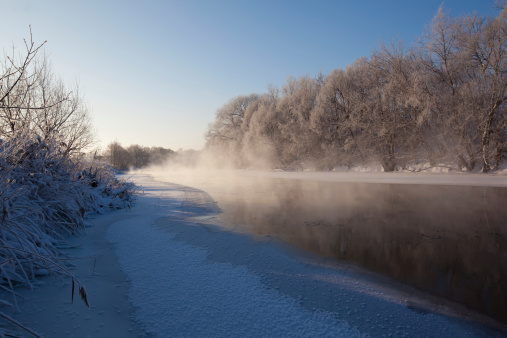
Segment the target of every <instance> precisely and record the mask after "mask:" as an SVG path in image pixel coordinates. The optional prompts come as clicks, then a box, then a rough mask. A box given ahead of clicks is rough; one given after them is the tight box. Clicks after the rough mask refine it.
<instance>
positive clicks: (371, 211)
mask: <svg viewBox="0 0 507 338" xmlns="http://www.w3.org/2000/svg"><path fill="white" fill-rule="evenodd" d="M236 185H237V186H235V187H234V189H231V188H229V189H227V190H223V191H210V194H211V195H212V197H213V198H214V199H215V200H216V201H217V202H218V204H219V206H220V207H221V209H222V210H223V211H224V214H223V215H222V217H221V218H222V220H223V221H224V222H225V223H226V224H229V225H236V226H240V227H243V228H244V229H246V230H247V231H250V232H253V233H256V234H263V235H264V234H271V235H275V236H278V237H280V238H281V239H283V240H285V241H287V242H289V243H292V244H294V245H296V246H298V247H301V248H304V249H306V250H309V251H312V252H314V253H317V254H319V255H323V256H327V257H331V258H335V259H338V260H341V261H346V262H351V263H354V264H358V265H360V266H362V267H364V268H366V269H369V270H373V271H376V272H379V273H382V274H385V275H388V276H390V277H393V278H395V279H398V280H401V281H404V282H407V283H409V284H412V285H414V286H416V287H418V288H420V289H422V290H424V291H428V292H431V293H433V294H437V295H439V296H443V297H445V298H448V299H451V300H454V301H457V302H459V303H462V304H464V305H466V306H468V307H471V308H473V309H476V310H479V311H481V312H484V313H486V314H488V315H491V316H493V317H496V318H498V319H501V320H502V321H507V290H506V288H507V279H506V273H507V243H506V238H507V230H506V229H505V227H506V226H507V205H506V204H505V202H506V201H507V188H496V187H474V186H443V185H408V184H370V183H338V182H316V181H302V180H281V179H253V178H252V179H249V180H248V181H247V180H243V181H241V182H237V183H236Z"/></svg>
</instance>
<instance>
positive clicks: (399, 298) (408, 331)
mask: <svg viewBox="0 0 507 338" xmlns="http://www.w3.org/2000/svg"><path fill="white" fill-rule="evenodd" d="M134 180H135V183H136V184H138V185H140V186H141V187H142V190H144V192H143V194H142V195H141V196H139V198H138V202H137V205H136V206H135V207H133V208H132V210H130V211H128V212H126V211H116V212H114V213H112V214H109V215H105V216H98V217H97V218H96V219H95V220H94V223H95V226H94V227H92V228H89V229H88V230H87V235H85V236H82V237H80V238H78V239H75V243H74V244H76V245H78V247H77V248H76V249H72V250H70V252H69V254H70V255H72V256H74V257H94V258H96V260H94V259H91V258H90V259H82V260H77V261H75V263H74V264H75V265H76V268H75V273H76V275H78V276H79V277H80V278H81V281H82V282H83V283H84V285H85V286H86V288H87V291H88V294H89V300H90V304H91V308H90V309H87V308H86V307H85V306H84V305H83V304H81V302H80V301H79V300H77V299H75V300H74V304H71V302H70V293H71V291H70V290H71V289H70V282H69V281H66V282H65V283H64V284H63V286H62V285H54V284H55V283H54V281H49V282H48V283H47V284H44V285H42V286H39V287H37V288H36V290H35V291H33V292H32V291H28V290H27V292H23V295H24V296H25V297H26V298H27V300H26V301H25V302H21V303H20V308H21V310H22V312H21V313H18V314H13V316H14V317H15V318H17V319H18V320H20V321H21V322H23V323H25V324H27V325H29V326H30V327H32V328H33V329H35V330H36V331H38V332H40V333H41V334H43V335H46V336H55V337H58V336H67V337H70V336H77V337H85V336H93V337H106V336H108V337H111V336H122V337H125V336H151V335H154V336H203V335H207V336H238V335H242V336H245V335H246V336H287V335H290V336H358V335H371V336H384V335H389V334H391V335H396V336H403V335H407V336H435V335H439V334H447V335H450V336H482V335H492V334H494V332H491V331H487V329H485V328H482V327H478V326H476V325H473V324H470V323H469V322H467V321H464V320H460V319H456V318H453V317H449V316H446V315H443V314H437V313H435V312H432V311H430V310H428V306H429V305H428V301H427V300H424V299H420V298H417V297H416V296H413V295H410V293H406V292H399V291H396V290H394V289H393V288H388V287H386V284H385V283H379V282H377V281H374V280H373V279H372V278H369V277H368V276H366V275H361V274H359V273H358V272H357V271H353V270H347V269H343V268H340V269H338V268H330V267H328V266H323V265H321V264H318V261H316V260H315V259H314V257H307V256H305V255H302V254H301V253H300V252H297V251H296V250H291V249H288V248H287V247H285V246H283V245H280V243H277V241H276V240H273V239H271V238H253V237H251V236H247V235H244V234H240V233H234V232H227V231H220V229H219V228H218V227H216V226H215V225H213V215H214V213H216V211H217V210H216V207H215V206H214V204H213V202H212V201H211V200H210V199H209V197H207V195H206V194H205V193H204V192H202V191H199V190H196V189H192V188H187V187H182V186H178V185H174V184H167V183H159V182H156V181H154V180H153V179H151V178H149V177H146V176H141V175H139V176H137V177H135V178H134ZM111 243H112V244H113V245H111ZM115 254H116V256H117V257H118V258H117V257H116V256H115ZM118 263H119V264H118ZM57 284H58V283H57ZM435 310H438V311H439V312H440V313H442V312H443V313H446V312H448V309H445V307H442V308H441V309H435Z"/></svg>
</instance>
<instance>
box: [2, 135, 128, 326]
mask: <svg viewBox="0 0 507 338" xmlns="http://www.w3.org/2000/svg"><path fill="white" fill-rule="evenodd" d="M134 189H135V187H134V185H133V184H132V183H128V182H125V181H122V180H118V179H116V178H115V176H114V174H113V173H112V171H111V170H109V169H108V168H107V167H105V166H100V165H94V164H89V163H86V164H85V163H81V162H79V161H76V160H74V159H72V158H71V157H70V156H69V155H68V153H67V152H65V150H64V147H62V145H61V144H60V143H59V141H58V139H57V138H56V137H54V138H50V139H46V140H42V139H41V138H39V137H34V136H30V134H29V133H28V132H24V133H21V134H19V135H16V137H13V138H10V139H8V140H0V288H1V289H3V290H6V291H8V292H9V293H10V294H11V295H12V297H9V299H1V298H0V304H2V305H6V306H16V297H17V296H16V293H15V291H14V288H15V286H16V285H19V284H25V285H31V280H32V279H33V278H34V277H35V276H37V275H48V274H50V275H54V276H56V277H61V276H65V275H66V276H70V277H71V278H72V281H73V285H74V283H75V284H77V286H78V287H79V293H80V295H81V298H82V299H83V301H84V302H85V303H87V300H86V292H85V291H84V288H82V286H81V285H80V283H79V281H77V279H76V278H75V277H74V276H73V275H72V273H71V271H69V270H68V269H67V266H66V264H65V260H64V258H65V257H64V256H63V255H62V253H61V252H60V251H59V250H58V248H61V247H62V246H64V245H65V238H66V237H67V236H69V235H73V234H77V233H79V232H80V229H81V228H83V227H84V226H85V224H86V219H87V215H89V214H91V213H104V212H105V211H106V210H108V209H110V208H125V207H130V205H131V203H132V202H133V198H134V197H133V193H134ZM2 294H5V293H2ZM11 300H12V301H11ZM0 316H3V317H6V316H5V315H3V314H2V313H0Z"/></svg>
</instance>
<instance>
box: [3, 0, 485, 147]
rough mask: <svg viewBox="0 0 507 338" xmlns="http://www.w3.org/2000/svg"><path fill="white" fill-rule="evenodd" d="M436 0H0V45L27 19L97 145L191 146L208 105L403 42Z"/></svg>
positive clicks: (18, 39) (455, 3)
mask: <svg viewBox="0 0 507 338" xmlns="http://www.w3.org/2000/svg"><path fill="white" fill-rule="evenodd" d="M441 3H442V1H440V0H425V1H412V0H404V1H388V0H386V1H379V0H369V1H366V0H363V1H361V0H356V1H353V0H349V1H340V0H335V1H317V0H314V1H310V0H309V1H300V0H294V1H290V0H287V1H278V0H255V1H254V0H251V1H246V0H231V1H229V0H227V1H225V0H207V1H204V0H203V1H197V0H178V1H171V0H166V1H161V0H160V1H150V0H144V1H141V0H139V1H128V0H115V1H108V0H98V1H95V0H85V1H74V0H66V1H63V0H62V1H51V0H47V1H40V0H16V1H13V0H0V4H1V6H0V8H1V9H2V19H1V20H0V32H2V33H1V34H0V46H2V48H3V49H5V50H7V51H8V50H9V49H10V48H11V47H12V46H13V45H15V46H16V47H17V48H18V49H21V48H22V47H23V45H22V44H23V38H27V37H29V28H28V27H29V25H31V26H32V32H33V36H34V39H35V41H36V42H42V41H44V40H47V44H46V47H45V52H46V54H48V55H49V56H50V59H51V61H52V64H53V68H54V70H55V73H57V74H58V75H59V76H61V77H62V78H63V79H64V80H65V81H67V82H69V83H74V82H75V81H78V82H79V85H80V88H81V90H82V92H83V93H84V96H85V100H86V102H87V104H88V107H89V109H90V111H91V113H92V115H93V119H94V124H95V128H96V131H97V134H98V137H99V139H100V143H99V145H101V146H102V147H104V146H105V145H107V144H108V143H109V142H111V141H114V140H117V141H119V142H121V143H122V144H123V145H124V146H128V145H130V144H141V145H145V146H162V147H166V148H171V149H174V150H177V149H179V148H184V149H187V148H194V149H200V148H202V146H203V145H204V137H203V134H204V132H205V130H206V127H207V124H208V123H209V122H211V121H213V119H214V115H215V111H216V110H217V109H218V108H219V107H221V106H222V105H223V104H225V103H226V102H227V101H228V100H229V99H231V98H233V97H236V96H238V95H247V94H250V93H263V92H265V91H266V87H267V85H268V84H272V85H276V86H281V85H283V84H284V83H285V81H286V79H287V77H288V76H290V75H292V76H295V77H298V76H301V75H305V74H307V75H310V76H314V75H316V74H317V73H318V72H319V71H322V72H323V73H324V74H327V73H329V72H330V71H331V70H333V69H334V68H344V67H346V66H347V65H348V64H350V63H352V62H353V61H354V60H355V59H357V58H359V57H361V56H368V55H369V54H370V52H371V51H372V50H373V49H374V48H375V47H376V46H377V45H378V42H379V40H390V39H392V38H401V39H403V40H404V41H405V42H406V43H408V44H410V43H413V42H414V41H415V39H416V38H417V37H418V36H419V35H420V34H421V33H422V31H423V29H424V26H425V25H427V24H428V23H429V22H430V21H431V19H432V17H433V16H434V15H435V13H436V12H437V10H438V7H439V6H440V4H441ZM493 3H494V0H475V1H472V0H452V1H445V2H444V7H445V8H447V9H449V10H451V14H452V15H455V16H457V15H461V14H466V13H469V12H472V11H474V10H475V11H477V12H478V13H479V14H491V13H492V6H493Z"/></svg>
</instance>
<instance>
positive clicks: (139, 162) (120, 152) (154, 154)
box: [105, 141, 176, 171]
mask: <svg viewBox="0 0 507 338" xmlns="http://www.w3.org/2000/svg"><path fill="white" fill-rule="evenodd" d="M175 154H176V153H175V152H174V151H173V150H171V149H165V148H162V147H151V148H148V147H143V146H140V145H138V144H134V145H131V146H129V147H128V148H124V147H122V145H121V144H120V143H119V142H116V141H115V142H111V143H110V144H109V145H108V146H107V149H106V151H105V157H106V160H107V161H108V162H109V163H110V164H111V166H113V168H115V169H118V170H122V171H124V170H128V169H130V168H143V167H146V166H148V165H152V164H163V163H164V162H166V161H167V160H169V159H170V158H172V157H173V156H175Z"/></svg>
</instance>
